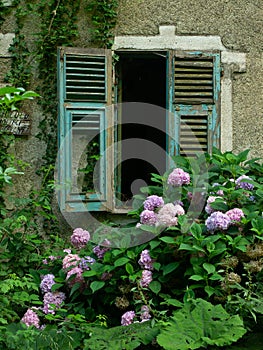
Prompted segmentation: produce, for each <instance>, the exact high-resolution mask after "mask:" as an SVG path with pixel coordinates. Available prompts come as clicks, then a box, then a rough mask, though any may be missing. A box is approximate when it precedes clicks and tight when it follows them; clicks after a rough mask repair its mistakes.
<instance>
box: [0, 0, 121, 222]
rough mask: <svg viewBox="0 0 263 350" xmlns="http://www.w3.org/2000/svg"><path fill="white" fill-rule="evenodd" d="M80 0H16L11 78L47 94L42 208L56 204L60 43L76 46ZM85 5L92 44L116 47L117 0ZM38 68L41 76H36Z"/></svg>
mask: <svg viewBox="0 0 263 350" xmlns="http://www.w3.org/2000/svg"><path fill="white" fill-rule="evenodd" d="M0 1H1V0H0ZM81 1H83V0H35V1H30V0H24V1H21V0H14V2H13V6H14V9H13V11H14V15H15V18H16V32H15V34H16V35H15V39H14V42H13V44H12V46H11V49H10V52H11V55H12V58H13V60H12V67H11V70H10V72H9V73H8V75H7V77H6V78H7V81H8V83H10V84H12V85H14V86H23V87H27V86H28V85H30V84H31V85H32V88H33V89H34V90H35V91H37V92H38V93H39V94H40V95H41V97H42V98H41V99H39V103H40V105H41V109H42V112H43V118H42V120H41V122H40V124H39V130H40V131H39V134H38V135H37V137H38V138H39V139H40V140H42V141H43V142H44V143H45V144H46V152H45V155H44V157H43V163H42V165H41V166H40V168H39V169H38V172H37V173H38V174H39V175H41V176H42V179H43V181H44V182H43V183H42V190H41V191H42V192H43V193H42V196H39V198H44V199H45V205H43V207H44V208H46V210H47V211H48V210H50V208H51V205H49V204H47V201H49V202H50V203H51V200H52V196H53V187H52V186H51V182H52V181H53V170H54V164H55V160H56V155H57V47H59V46H74V40H75V39H76V38H77V37H78V35H79V33H78V26H77V25H78V16H79V15H80V12H79V10H80V5H81ZM84 7H85V10H86V11H87V13H86V14H87V18H88V17H89V18H91V22H92V23H91V25H90V26H88V28H87V30H88V31H90V29H91V27H93V34H94V35H93V39H94V40H93V42H94V44H93V45H94V46H95V45H96V46H99V47H107V48H109V47H111V45H112V40H113V28H114V27H115V25H116V20H117V8H118V0H97V1H93V0H91V1H89V2H88V5H84ZM82 15H83V14H82ZM28 23H30V24H32V32H31V33H28ZM28 39H30V40H29V41H28ZM28 43H29V44H28ZM35 72H37V76H34V75H33V74H36V73H35ZM32 78H34V82H33V80H32ZM39 205H41V203H39ZM47 217H48V216H47ZM49 226H50V225H49ZM46 229H48V228H47V227H46Z"/></svg>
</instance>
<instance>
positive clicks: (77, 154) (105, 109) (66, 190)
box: [58, 48, 113, 212]
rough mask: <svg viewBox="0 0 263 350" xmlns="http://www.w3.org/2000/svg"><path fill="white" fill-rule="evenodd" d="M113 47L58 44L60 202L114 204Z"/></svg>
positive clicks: (67, 206)
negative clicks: (96, 47)
mask: <svg viewBox="0 0 263 350" xmlns="http://www.w3.org/2000/svg"><path fill="white" fill-rule="evenodd" d="M111 77H112V67H111V51H110V50H104V49H78V48H59V49H58V86H59V87H58V94H59V128H58V129H59V149H60V151H59V160H58V178H59V202H60V203H59V204H60V208H61V209H62V210H63V211H70V212H82V211H87V210H89V211H98V210H103V211H105V210H106V211H108V210H111V209H112V192H111V191H112V185H111V181H112V179H111V177H112V155H111V153H110V152H111V150H112V148H113V147H111V144H112V125H113V124H112V118H113V116H112V112H111V93H112V92H111V87H112V83H111Z"/></svg>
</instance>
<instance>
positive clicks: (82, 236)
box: [70, 228, 90, 249]
mask: <svg viewBox="0 0 263 350" xmlns="http://www.w3.org/2000/svg"><path fill="white" fill-rule="evenodd" d="M89 240H90V233H89V232H88V231H86V230H83V229H82V228H75V230H74V231H73V234H72V235H71V238H70V241H71V243H72V244H73V245H74V247H75V248H77V249H81V248H84V247H85V246H86V244H87V243H88V241H89Z"/></svg>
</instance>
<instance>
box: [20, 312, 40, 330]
mask: <svg viewBox="0 0 263 350" xmlns="http://www.w3.org/2000/svg"><path fill="white" fill-rule="evenodd" d="M21 322H23V323H24V324H26V325H27V327H29V326H35V327H36V328H40V324H39V322H40V320H39V317H38V315H37V314H36V313H35V312H34V311H33V310H31V309H27V311H26V313H25V314H24V316H23V317H22V318H21Z"/></svg>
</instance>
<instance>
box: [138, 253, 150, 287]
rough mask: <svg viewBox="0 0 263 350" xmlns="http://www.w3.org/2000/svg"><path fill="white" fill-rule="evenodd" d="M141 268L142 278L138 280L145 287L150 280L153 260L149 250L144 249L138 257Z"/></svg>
mask: <svg viewBox="0 0 263 350" xmlns="http://www.w3.org/2000/svg"><path fill="white" fill-rule="evenodd" d="M138 263H139V265H140V266H141V268H142V269H143V270H142V278H141V280H140V286H141V287H143V288H147V287H148V286H149V284H150V283H151V282H152V270H153V261H152V258H151V257H150V254H149V250H147V249H145V250H143V251H142V252H141V255H140V259H139V261H138Z"/></svg>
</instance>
